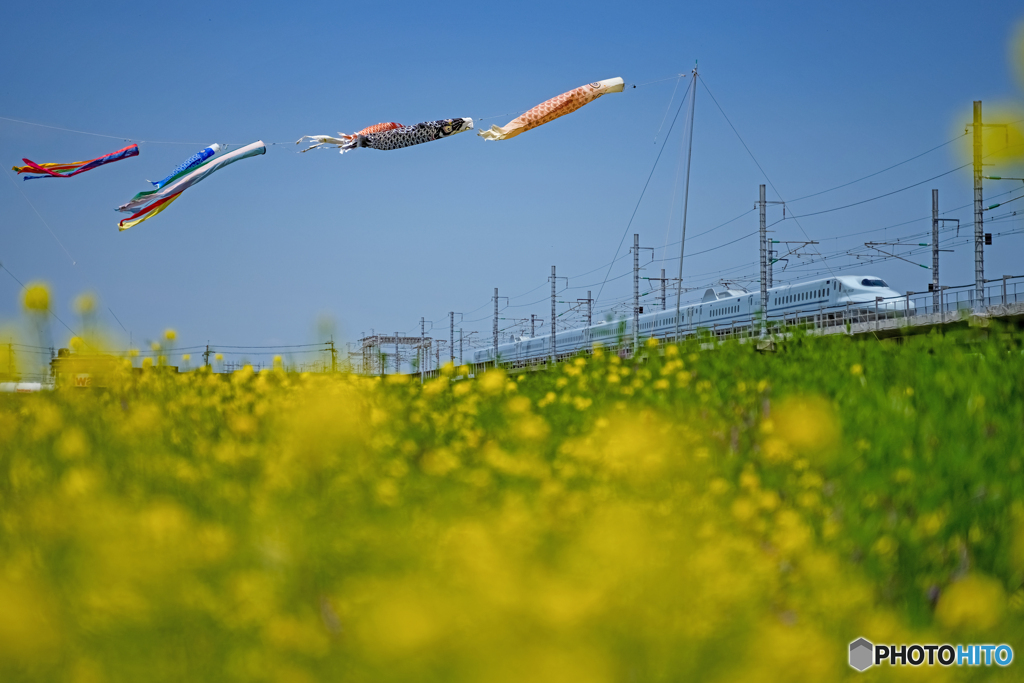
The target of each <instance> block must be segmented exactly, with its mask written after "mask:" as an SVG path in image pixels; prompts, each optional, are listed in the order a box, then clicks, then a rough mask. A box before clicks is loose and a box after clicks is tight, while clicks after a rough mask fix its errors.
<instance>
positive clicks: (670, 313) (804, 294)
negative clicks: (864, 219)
mask: <svg viewBox="0 0 1024 683" xmlns="http://www.w3.org/2000/svg"><path fill="white" fill-rule="evenodd" d="M879 297H881V299H882V300H881V301H879V300H878V298H879ZM876 307H877V308H876ZM760 309H761V292H760V290H758V291H755V292H748V291H745V290H739V289H724V290H716V289H708V290H707V291H706V292H705V293H704V298H703V299H702V300H701V301H699V302H695V303H690V304H686V305H684V306H681V307H680V309H679V313H680V320H679V334H680V336H685V335H689V334H695V333H696V332H697V331H698V330H701V329H705V330H717V331H723V332H724V331H725V330H729V331H742V330H743V329H745V328H749V327H751V326H753V325H759V324H760V323H759V322H757V317H756V316H759V314H760ZM876 310H877V311H878V314H879V315H880V316H881V315H886V316H893V315H897V316H902V315H913V313H914V303H913V302H912V301H910V300H909V299H908V298H906V297H904V296H903V295H901V294H900V293H899V292H896V291H894V290H893V289H891V288H890V287H889V285H888V284H886V282H885V281H884V280H882V279H880V278H877V277H874V276H870V275H868V276H865V275H844V276H839V277H830V278H827V279H823V280H811V281H809V282H801V283H798V284H792V285H784V286H781V287H773V288H772V289H770V290H768V320H769V321H773V322H774V321H787V322H788V323H789V324H800V323H809V322H813V321H814V320H815V319H817V317H818V316H821V315H823V316H826V319H831V320H836V319H843V320H845V319H847V316H863V315H874V314H875V311H876ZM639 321H640V329H639V336H640V338H641V339H648V338H650V337H657V338H666V337H672V336H674V335H675V333H676V311H675V308H674V307H672V306H670V307H669V310H667V311H654V312H646V313H641V314H640V317H639ZM632 338H633V319H632V316H630V317H628V318H620V319H618V320H609V321H604V322H596V323H594V324H593V325H591V326H590V327H578V328H575V329H571V330H564V331H561V332H558V333H557V334H556V335H555V354H556V357H557V358H563V357H566V356H571V355H573V354H575V353H577V352H579V351H582V350H584V349H589V348H591V347H592V346H593V345H594V344H603V345H605V346H611V345H614V344H617V343H618V342H619V340H623V341H626V342H629V341H630V340H632ZM550 355H551V335H550V333H549V334H545V335H538V336H536V337H518V338H515V337H513V338H510V339H508V340H507V341H506V342H505V343H499V345H498V360H499V363H500V364H502V365H504V364H510V365H520V364H525V363H531V362H537V361H540V360H544V359H546V358H548V357H550ZM471 358H472V360H471V363H472V364H473V365H474V366H476V367H478V368H483V367H484V366H485V365H490V364H493V363H494V347H493V346H489V347H487V348H480V349H476V350H475V351H474V352H473V354H472V356H471Z"/></svg>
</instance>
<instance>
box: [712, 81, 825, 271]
mask: <svg viewBox="0 0 1024 683" xmlns="http://www.w3.org/2000/svg"><path fill="white" fill-rule="evenodd" d="M699 78H700V82H701V83H702V84H703V85H704V89H705V90H707V92H708V96H709V97H711V101H712V102H714V103H715V106H716V107H718V111H720V112H721V113H722V117H723V118H724V119H725V122H726V123H728V124H729V127H730V128H732V132H733V133H735V134H736V138H737V139H738V140H739V141H740V144H741V145H743V149H745V150H747V154H749V155H750V158H751V159H752V160H753V162H754V164H755V165H756V166H757V168H758V170H759V171H761V175H763V176H764V179H765V180H766V181H767V182H768V184H769V185H771V186H772V191H773V192H774V193H775V196H776V197H778V198H779V199H783V197H782V193H781V192H779V190H778V188H776V187H775V183H773V182H772V179H771V178H769V177H768V174H767V173H766V172H765V170H764V168H763V167H762V166H761V163H760V162H759V161H758V160H757V157H755V156H754V153H753V152H751V151H750V147H748V146H747V143H746V142H744V140H743V136H741V135H740V132H739V131H738V130H736V126H734V125H733V124H732V121H731V120H730V119H729V116H728V115H727V114H726V113H725V110H724V109H722V105H721V104H719V103H718V100H717V99H715V95H714V93H712V92H711V88H709V87H708V84H707V82H706V81H705V80H704V78H703V77H702V76H701V77H699ZM783 201H784V200H783ZM798 218H799V217H797V216H794V217H793V222H794V223H796V225H797V227H798V228H800V232H802V233H803V234H804V237H806V238H807V240H808V241H809V242H810V241H812V240H811V238H810V236H808V234H807V231H806V230H804V226H802V225H800V221H799V220H798ZM815 250H816V251H817V249H815ZM826 267H828V266H827V264H826Z"/></svg>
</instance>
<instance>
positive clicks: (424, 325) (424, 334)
mask: <svg viewBox="0 0 1024 683" xmlns="http://www.w3.org/2000/svg"><path fill="white" fill-rule="evenodd" d="M426 343H427V323H426V321H425V320H424V319H423V318H420V352H419V365H420V384H423V377H424V374H425V369H424V367H423V365H424V359H425V356H426V351H425V350H424V346H425V344H426Z"/></svg>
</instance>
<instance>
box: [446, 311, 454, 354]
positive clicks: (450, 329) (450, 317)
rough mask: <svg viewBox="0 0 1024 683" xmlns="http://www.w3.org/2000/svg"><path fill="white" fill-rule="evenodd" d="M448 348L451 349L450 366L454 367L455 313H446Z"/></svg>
mask: <svg viewBox="0 0 1024 683" xmlns="http://www.w3.org/2000/svg"><path fill="white" fill-rule="evenodd" d="M448 346H449V347H450V348H451V357H452V365H455V313H454V312H449V313H448Z"/></svg>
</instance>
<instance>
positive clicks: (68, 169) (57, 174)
mask: <svg viewBox="0 0 1024 683" xmlns="http://www.w3.org/2000/svg"><path fill="white" fill-rule="evenodd" d="M138 155H139V146H138V145H128V146H127V147H125V148H124V149H119V150H117V151H116V152H111V153H110V154H105V155H103V156H101V157H96V158H95V159H90V160H89V161H72V162H71V163H68V164H57V163H45V164H37V163H36V162H34V161H31V160H30V159H22V161H24V162H25V165H24V166H13V167H12V168H13V170H15V171H17V172H18V173H33V172H35V173H41V174H42V175H29V176H25V180H35V179H37V178H70V177H71V176H73V175H78V174H79V173H85V172H86V171H91V170H92V169H94V168H97V167H99V166H102V165H103V164H110V163H113V162H115V161H120V160H121V159H127V158H128V157H136V156H138Z"/></svg>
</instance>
